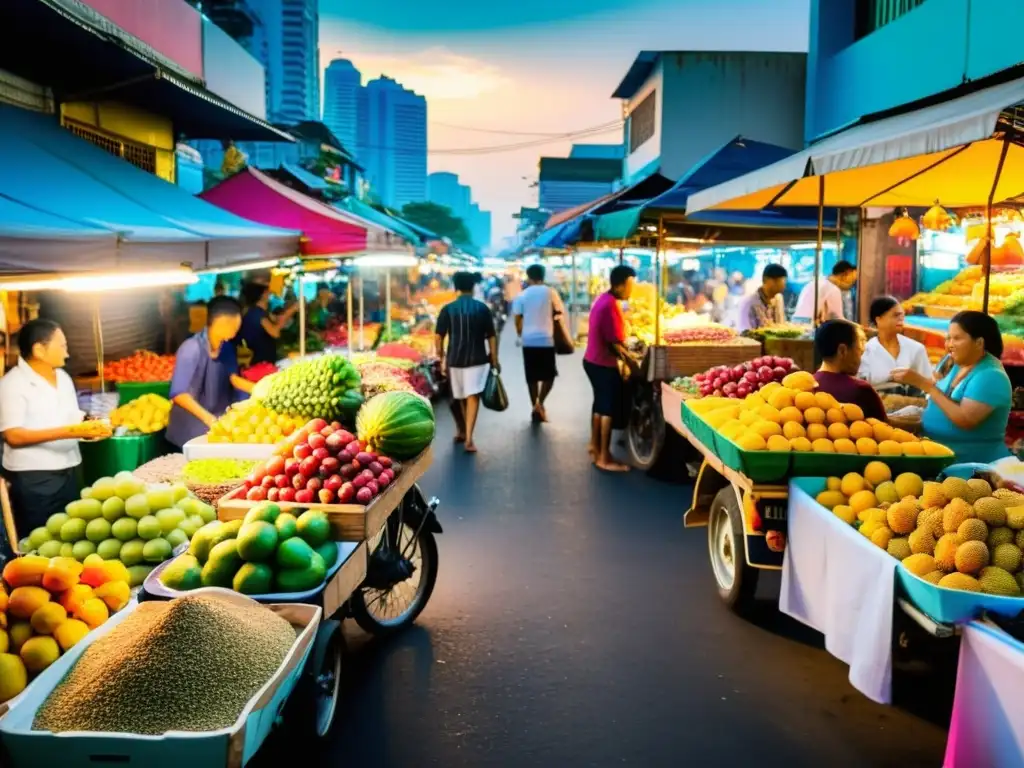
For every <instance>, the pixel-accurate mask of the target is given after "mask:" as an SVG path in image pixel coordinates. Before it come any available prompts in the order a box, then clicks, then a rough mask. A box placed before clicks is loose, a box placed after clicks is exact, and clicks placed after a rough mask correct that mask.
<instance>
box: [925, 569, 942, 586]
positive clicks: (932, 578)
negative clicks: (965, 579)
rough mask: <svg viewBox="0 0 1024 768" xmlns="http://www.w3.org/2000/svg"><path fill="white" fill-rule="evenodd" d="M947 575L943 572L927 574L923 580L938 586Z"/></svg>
mask: <svg viewBox="0 0 1024 768" xmlns="http://www.w3.org/2000/svg"><path fill="white" fill-rule="evenodd" d="M945 575H946V574H945V573H943V572H942V571H932V572H931V573H926V574H925V575H924V576H922V577H921V578H922V579H924V580H925V581H927V582H929V583H931V584H938V583H939V582H940V581H942V578H943V576H945Z"/></svg>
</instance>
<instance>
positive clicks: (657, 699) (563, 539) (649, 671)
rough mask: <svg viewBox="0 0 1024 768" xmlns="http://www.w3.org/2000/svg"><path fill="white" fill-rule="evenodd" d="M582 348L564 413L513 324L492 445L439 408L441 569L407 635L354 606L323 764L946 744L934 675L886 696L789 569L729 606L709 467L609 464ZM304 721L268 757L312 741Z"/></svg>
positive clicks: (767, 760)
mask: <svg viewBox="0 0 1024 768" xmlns="http://www.w3.org/2000/svg"><path fill="white" fill-rule="evenodd" d="M579 358H580V355H579V354H577V355H575V356H573V357H572V358H569V359H565V358H560V359H559V366H560V368H561V370H562V375H561V376H560V378H559V379H558V382H557V385H556V388H555V391H554V393H553V395H552V398H551V400H550V401H549V412H550V415H551V418H552V421H551V423H550V424H547V425H544V426H543V427H535V426H531V424H530V422H529V418H528V416H529V413H528V411H529V408H528V406H527V404H526V398H527V395H526V388H525V384H524V383H523V381H522V367H521V365H520V363H519V354H518V350H517V349H516V348H515V347H514V346H513V345H512V344H511V343H510V342H509V343H506V344H505V345H504V349H503V354H502V360H503V365H504V366H505V368H506V371H505V373H506V376H505V379H506V384H507V387H508V390H509V396H510V399H511V401H512V406H511V408H510V409H509V410H508V411H506V412H505V413H501V414H495V413H489V412H485V413H484V414H483V417H482V419H481V423H480V429H479V433H478V438H477V443H478V445H479V448H480V453H479V454H477V455H476V456H474V457H471V456H467V455H466V454H464V453H463V452H462V451H461V450H459V449H457V448H455V447H453V445H452V442H451V435H452V429H451V424H450V418H449V417H448V414H447V409H446V408H445V407H443V406H442V407H440V408H439V409H438V423H439V433H438V437H437V440H436V443H435V454H436V460H435V464H434V466H433V468H432V469H431V470H430V472H429V474H428V475H427V476H426V478H425V479H424V481H423V483H422V486H423V487H424V489H425V491H426V492H427V494H428V495H431V494H433V495H437V496H438V497H439V498H440V499H441V502H442V504H441V507H440V508H439V510H438V513H439V516H440V520H441V522H442V524H443V526H444V529H445V532H444V534H443V535H442V536H441V537H440V538H439V546H440V561H441V567H440V575H439V577H438V581H437V587H436V589H435V591H434V595H433V598H432V600H431V602H430V603H429V605H428V606H427V608H426V610H425V611H424V613H423V615H422V616H421V617H420V620H419V622H418V624H417V625H416V626H414V627H412V628H410V629H409V630H408V631H406V632H404V633H403V634H401V635H400V636H398V637H397V638H395V639H393V640H391V641H388V642H386V643H379V642H376V641H372V640H371V641H367V640H366V639H365V637H364V636H362V635H361V633H360V632H359V630H358V629H356V628H355V627H354V624H353V625H352V626H351V627H346V634H347V635H348V636H349V639H350V645H351V646H352V649H353V650H352V653H351V655H350V656H349V657H348V658H347V663H348V667H347V671H346V677H345V685H344V688H345V690H344V695H345V700H344V702H343V704H342V705H341V709H340V711H339V712H338V715H337V719H336V722H335V727H334V730H333V732H332V735H331V737H330V738H329V739H328V740H327V742H326V743H324V745H323V746H322V748H321V749H320V760H318V761H317V762H318V764H321V765H339V766H340V765H344V766H350V767H352V768H356V767H361V766H368V767H369V766H373V767H374V768H418V767H419V766H445V768H457V767H459V766H474V767H476V766H572V767H574V768H575V766H581V767H582V766H618V765H636V766H666V767H667V766H683V765H686V766H701V767H703V766H728V767H729V768H737V766H748V765H750V766H753V765H759V766H782V765H785V766H829V768H838V767H839V766H890V765H891V766H899V767H900V768H910V767H911V766H939V765H941V764H942V755H943V750H944V745H945V739H946V731H945V727H944V722H945V721H944V718H945V717H946V716H948V709H946V708H945V707H946V704H945V703H944V702H939V703H938V704H937V705H936V702H935V697H934V696H933V695H932V688H933V686H932V685H929V683H930V682H931V683H934V682H935V680H934V679H933V678H930V677H929V676H928V675H922V676H917V677H903V676H901V677H900V686H901V687H900V691H901V695H900V698H901V699H905V700H907V702H908V703H907V705H906V706H899V707H885V706H880V705H876V704H873V703H872V702H870V701H868V700H867V699H866V698H864V697H863V696H862V695H861V694H859V693H858V692H857V691H855V690H854V689H853V688H852V687H851V686H850V684H849V682H848V681H847V671H848V670H847V667H846V666H845V665H844V664H842V663H841V662H839V661H837V660H836V659H834V658H833V657H832V656H830V655H829V654H828V653H827V652H826V651H824V650H823V647H822V640H821V637H820V635H817V634H816V633H814V632H811V631H809V630H806V629H805V628H803V627H801V626H800V625H798V624H796V623H795V622H793V621H791V620H789V619H787V618H786V617H784V616H781V615H779V614H778V613H777V611H775V610H774V605H773V602H772V598H774V597H775V596H776V595H777V585H778V580H777V578H774V574H772V575H771V576H772V577H773V578H767V579H764V580H763V581H762V587H761V592H762V593H763V595H764V598H765V600H764V605H763V606H762V608H763V610H759V611H758V612H757V614H756V616H755V617H754V619H753V620H752V621H750V620H745V619H740V618H738V617H736V616H734V615H732V614H731V613H729V612H728V611H727V610H726V609H725V608H724V607H723V606H722V604H721V603H720V602H719V600H718V597H717V594H716V592H715V589H714V585H713V581H712V577H711V572H710V569H709V566H708V562H707V550H706V536H705V533H704V530H703V529H698V530H689V531H687V530H684V529H683V527H682V522H681V519H682V514H683V512H684V510H685V509H686V507H687V506H688V503H689V496H690V490H691V488H690V486H689V485H686V484H672V483H670V482H664V481H656V480H653V479H651V478H650V477H647V476H644V475H643V474H641V473H639V472H632V473H630V474H629V475H627V476H611V475H605V474H601V473H599V472H597V471H596V470H594V469H593V468H592V467H591V465H590V463H589V461H588V457H587V453H586V441H587V436H588V429H589V427H588V418H589V409H590V393H589V388H588V385H587V381H586V378H585V376H584V375H583V372H582V369H581V367H580V366H581V363H580V359H579ZM349 624H352V622H349ZM944 686H945V687H944ZM935 687H938V688H939V690H948V680H947V681H946V683H944V684H943V685H937V686H935ZM940 698H941V697H940ZM928 710H932V711H928ZM929 716H930V717H931V720H929V719H928V717H929ZM288 733H289V732H288V731H287V730H283V731H281V732H280V733H276V734H275V735H274V736H272V737H271V739H270V740H269V741H268V743H267V744H266V745H265V747H264V749H263V750H262V751H261V753H260V755H259V756H258V759H257V761H255V763H254V764H256V765H261V766H263V765H268V766H269V765H276V766H280V765H284V764H286V763H285V761H287V760H288V759H295V758H296V757H297V756H298V755H297V753H296V751H295V750H296V749H297V748H298V744H297V742H296V741H295V740H293V739H292V738H289V737H288ZM302 748H303V749H305V746H303V747H302Z"/></svg>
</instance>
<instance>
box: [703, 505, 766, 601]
mask: <svg viewBox="0 0 1024 768" xmlns="http://www.w3.org/2000/svg"><path fill="white" fill-rule="evenodd" d="M743 538H744V533H743V516H742V514H741V513H740V508H739V505H738V504H737V502H736V491H735V490H734V489H733V487H732V486H731V485H727V486H726V487H725V488H723V489H722V490H720V491H719V492H718V494H717V495H716V496H715V499H714V501H712V502H711V513H710V518H709V520H708V555H709V556H710V558H711V570H712V571H713V572H714V574H715V582H716V583H717V584H718V594H719V595H720V596H721V598H722V600H723V601H724V602H725V604H726V605H727V606H729V608H731V609H732V610H733V611H735V612H736V613H742V612H743V611H744V610H745V609H746V608H747V607H748V606H749V605H750V603H751V602H752V601H753V599H754V593H755V592H756V591H757V577H758V576H759V575H760V571H758V570H757V569H756V568H751V567H750V566H749V565H747V559H746V555H745V554H744V544H743Z"/></svg>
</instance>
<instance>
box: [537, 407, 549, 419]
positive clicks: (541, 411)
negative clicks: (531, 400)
mask: <svg viewBox="0 0 1024 768" xmlns="http://www.w3.org/2000/svg"><path fill="white" fill-rule="evenodd" d="M537 417H538V418H539V419H540V420H541V421H543V422H547V420H548V412H547V409H545V408H544V406H543V405H538V406H537Z"/></svg>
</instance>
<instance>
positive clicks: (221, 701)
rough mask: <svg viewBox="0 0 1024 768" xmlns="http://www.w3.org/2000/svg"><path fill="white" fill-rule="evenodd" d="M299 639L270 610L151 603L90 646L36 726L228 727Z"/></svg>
mask: <svg viewBox="0 0 1024 768" xmlns="http://www.w3.org/2000/svg"><path fill="white" fill-rule="evenodd" d="M295 637H296V634H295V629H294V628H293V627H292V625H291V624H289V623H288V621H286V620H285V619H283V618H281V617H280V616H278V615H277V614H275V613H274V612H273V611H271V610H270V609H269V608H265V607H263V606H257V605H236V604H233V603H229V602H226V601H224V600H218V599H214V598H210V597H207V596H203V595H196V596H191V597H183V598H180V599H178V600H173V601H171V602H168V603H154V602H147V603H143V604H142V605H140V606H139V607H138V608H137V609H136V610H135V611H134V613H132V615H131V616H129V617H128V618H127V619H125V621H124V622H122V623H121V624H120V625H119V626H117V627H115V628H114V629H113V630H112V631H111V632H110V633H109V634H108V635H106V636H105V637H103V638H101V639H100V640H98V641H96V642H95V643H93V644H92V645H91V646H90V647H89V648H87V649H86V650H85V652H84V653H83V654H82V656H81V657H80V658H79V659H78V661H77V663H76V664H75V665H74V667H72V668H71V671H70V672H68V674H67V675H65V677H64V679H63V680H62V681H61V682H60V683H59V684H58V685H57V687H56V688H55V689H54V690H53V691H52V692H51V693H50V696H49V698H47V700H46V701H45V702H44V703H43V705H42V706H41V707H40V708H39V711H38V712H37V713H36V718H35V723H34V725H33V727H34V728H35V729H36V730H45V731H53V732H60V731H104V732H111V733H137V734H149V735H159V734H162V733H166V732H167V731H212V730H217V729H219V728H226V727H228V726H230V725H232V724H233V723H234V722H235V721H236V720H237V719H238V716H239V715H240V714H241V712H242V710H243V709H244V708H245V705H246V704H247V703H248V701H249V700H250V699H251V698H252V697H253V696H254V695H255V694H256V692H257V691H259V689H260V688H262V687H263V686H264V685H265V684H266V682H267V681H268V680H269V679H270V678H271V677H272V676H273V675H274V673H275V672H276V671H277V670H278V668H279V667H280V666H281V663H282V662H283V661H284V659H285V656H287V655H288V651H289V650H290V649H291V647H292V645H293V644H294V642H295Z"/></svg>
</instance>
